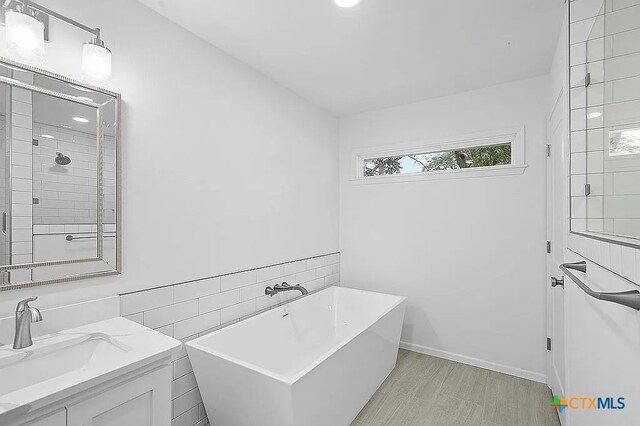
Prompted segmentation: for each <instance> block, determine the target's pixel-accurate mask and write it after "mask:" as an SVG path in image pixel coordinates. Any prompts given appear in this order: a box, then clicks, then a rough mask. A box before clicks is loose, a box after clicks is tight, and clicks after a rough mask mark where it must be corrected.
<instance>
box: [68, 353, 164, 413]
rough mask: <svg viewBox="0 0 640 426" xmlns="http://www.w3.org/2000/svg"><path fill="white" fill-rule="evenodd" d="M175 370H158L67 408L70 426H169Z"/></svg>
mask: <svg viewBox="0 0 640 426" xmlns="http://www.w3.org/2000/svg"><path fill="white" fill-rule="evenodd" d="M170 424H171V369H170V368H169V367H168V366H165V367H162V368H160V369H157V370H155V371H153V372H151V373H148V374H145V375H144V376H141V377H139V378H136V379H133V380H130V381H128V382H126V383H124V384H121V385H119V386H116V387H114V388H112V389H109V390H106V391H105V392H102V393H100V394H98V395H95V396H93V397H91V398H89V399H86V400H84V401H82V402H78V403H77V404H73V405H70V406H68V407H67V422H66V426H124V425H136V426H169V425H170Z"/></svg>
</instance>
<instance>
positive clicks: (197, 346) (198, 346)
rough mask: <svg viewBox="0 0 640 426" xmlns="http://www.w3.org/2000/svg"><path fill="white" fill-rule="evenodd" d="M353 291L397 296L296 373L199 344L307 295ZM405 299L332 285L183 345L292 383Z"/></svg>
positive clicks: (301, 298) (286, 382)
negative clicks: (277, 371) (355, 331)
mask: <svg viewBox="0 0 640 426" xmlns="http://www.w3.org/2000/svg"><path fill="white" fill-rule="evenodd" d="M335 290H338V291H345V290H346V291H353V292H359V293H374V294H379V295H383V296H389V297H393V298H397V299H398V300H396V301H395V302H394V303H392V304H391V306H390V307H388V308H387V309H385V310H384V311H381V313H380V314H379V315H378V316H377V317H376V318H375V319H374V320H373V321H371V323H370V324H369V325H368V326H367V327H366V328H363V329H360V330H358V332H357V333H352V334H349V335H348V336H347V337H346V338H345V339H343V340H342V341H341V342H340V343H338V344H336V345H334V346H332V347H331V349H329V350H327V351H326V352H325V353H323V354H322V355H320V356H319V357H318V358H316V359H315V360H314V361H313V362H311V363H310V364H309V365H307V366H306V367H304V368H303V369H302V370H300V371H299V372H298V373H296V374H295V375H292V376H284V375H282V374H278V373H275V372H273V371H270V370H268V369H266V368H264V367H260V366H258V365H255V364H253V363H250V362H247V361H244V360H241V359H238V358H236V357H233V356H230V355H228V354H226V353H223V352H220V351H217V350H215V349H211V348H209V347H205V346H203V345H201V344H200V342H201V341H202V340H204V339H207V338H209V337H211V336H212V335H215V334H218V333H222V332H229V331H230V330H232V329H233V328H235V327H239V326H241V325H244V324H246V323H247V322H248V321H257V320H259V318H260V317H261V316H263V315H265V314H267V313H271V311H273V310H274V309H279V308H282V307H284V306H287V305H290V304H292V303H296V302H299V301H301V300H303V299H305V298H307V297H313V296H314V295H317V294H320V293H322V292H324V291H335ZM406 300H407V298H406V297H405V296H398V295H394V294H387V293H379V292H375V291H368V290H361V289H356V288H349V287H338V286H332V287H328V288H325V289H322V290H319V291H316V292H313V293H310V294H309V295H308V296H303V297H298V298H296V299H294V300H292V301H291V302H289V303H285V304H282V305H280V306H278V307H275V308H272V309H269V310H267V311H264V312H261V313H259V314H258V315H254V316H252V317H249V318H246V319H244V320H241V321H238V322H236V323H234V324H231V325H229V326H227V327H223V328H220V329H218V330H215V331H212V332H211V333H207V334H205V335H204V336H200V337H198V338H196V339H193V340H191V341H189V342H186V343H185V346H186V347H187V353H188V349H196V350H199V351H202V352H205V353H208V354H210V355H213V356H216V357H218V358H221V359H223V360H225V361H227V362H231V363H234V364H237V365H240V366H242V367H245V368H248V369H250V370H252V371H255V372H257V373H260V374H263V375H265V376H268V377H270V378H272V379H275V380H278V381H279V382H282V383H284V384H286V385H289V386H291V385H294V384H295V383H296V382H297V381H298V380H300V379H301V378H303V377H304V376H306V375H307V374H309V372H311V371H312V370H313V369H314V368H316V367H317V366H318V365H320V364H321V363H322V362H324V361H325V360H326V359H328V358H329V357H330V356H331V355H333V354H335V353H336V352H338V351H339V350H340V349H342V348H343V347H344V346H346V345H347V344H349V343H350V342H352V341H353V340H354V339H355V338H356V337H358V336H359V335H361V334H362V333H363V332H364V331H365V330H367V329H369V328H370V327H372V326H373V325H374V324H376V323H377V322H378V321H380V320H381V319H383V318H384V317H385V316H386V315H387V314H389V313H390V312H391V311H393V310H394V309H396V308H398V306H400V305H402V304H403V303H405V301H406Z"/></svg>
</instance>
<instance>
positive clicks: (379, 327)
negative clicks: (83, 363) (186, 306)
mask: <svg viewBox="0 0 640 426" xmlns="http://www.w3.org/2000/svg"><path fill="white" fill-rule="evenodd" d="M404 301H405V298H404V297H400V296H390V295H386V294H379V293H371V292H367V291H361V290H353V289H348V288H341V287H331V288H328V289H325V290H322V291H320V292H318V293H315V294H311V295H309V296H307V297H304V298H301V299H299V300H296V301H293V302H291V303H289V304H288V305H284V306H281V307H279V308H275V309H272V310H271V311H268V312H265V313H262V314H260V315H257V316H255V317H252V318H249V319H247V320H245V321H242V322H239V323H237V324H234V325H231V326H229V327H227V328H223V329H221V330H218V331H215V332H213V333H210V334H208V335H206V336H203V337H200V338H198V339H195V340H192V341H191V342H189V343H187V344H186V346H187V352H188V354H189V358H190V360H191V363H192V365H193V370H194V373H195V376H196V380H197V382H198V386H199V388H200V393H201V395H202V399H203V401H204V405H205V408H206V410H207V414H208V415H209V420H210V421H211V424H212V425H216V426H218V425H219V426H236V425H243V426H244V425H246V426H272V425H273V426H293V425H295V426H316V425H317V426H343V425H345V426H346V425H349V424H350V423H351V421H352V420H353V419H354V418H355V417H356V416H357V415H358V413H359V412H360V410H361V409H362V408H363V407H364V405H365V404H366V403H367V401H368V400H369V398H371V396H372V395H373V394H374V393H375V391H376V390H377V389H378V387H380V385H381V384H382V382H383V381H384V379H385V378H386V377H387V376H388V375H389V373H390V372H391V370H393V368H394V367H395V364H396V357H397V352H398V345H399V341H400V330H401V328H402V321H403V318H404V309H405V307H404Z"/></svg>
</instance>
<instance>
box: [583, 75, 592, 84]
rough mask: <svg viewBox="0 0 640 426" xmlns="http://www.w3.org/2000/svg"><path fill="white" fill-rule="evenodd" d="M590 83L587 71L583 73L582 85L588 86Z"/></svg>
mask: <svg viewBox="0 0 640 426" xmlns="http://www.w3.org/2000/svg"><path fill="white" fill-rule="evenodd" d="M590 84H591V73H590V72H588V73H586V74H585V75H584V87H589V85H590Z"/></svg>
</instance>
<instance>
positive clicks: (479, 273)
mask: <svg viewBox="0 0 640 426" xmlns="http://www.w3.org/2000/svg"><path fill="white" fill-rule="evenodd" d="M548 84H549V81H548V79H547V78H546V77H541V78H536V79H531V80H525V81H518V82H514V83H508V84H504V85H500V86H495V87H490V88H486V89H482V90H477V91H473V92H468V93H463V94H460V95H455V96H450V97H446V98H440V99H433V100H428V101H425V102H419V103H415V104H410V105H405V106H400V107H396V108H391V109H385V110H381V111H374V112H368V113H364V114H360V115H356V116H351V117H347V118H344V119H342V120H341V122H340V188H341V193H340V202H341V215H340V220H341V222H340V229H341V233H340V248H341V256H342V257H341V258H342V266H341V274H342V275H341V282H342V285H344V286H347V287H357V288H363V289H370V290H375V291H381V292H387V293H394V294H400V295H403V296H407V297H408V298H409V300H408V306H407V313H406V317H405V324H404V328H403V334H402V341H403V342H405V343H407V344H410V345H413V346H412V347H413V348H414V349H417V350H423V351H427V352H431V353H435V354H438V355H441V356H446V357H451V358H455V359H460V360H464V361H466V362H470V363H474V364H477V365H483V366H487V367H489V368H493V369H498V370H502V371H507V372H510V373H512V374H518V375H522V376H525V377H530V378H534V379H536V380H544V375H545V272H544V271H545V250H544V247H545V113H546V107H547V103H548V102H547V100H548V96H547V93H548ZM521 125H525V126H526V163H527V164H528V165H529V167H528V168H527V169H526V171H525V173H524V174H523V175H516V176H500V177H486V178H472V179H449V180H430V181H419V182H408V183H395V184H394V183H392V184H367V185H357V184H354V183H353V182H351V181H349V175H350V167H352V164H353V163H352V161H351V159H352V157H351V152H352V149H354V148H362V147H370V146H376V145H388V144H393V143H400V142H410V141H420V140H429V139H438V138H442V137H448V136H457V135H465V134H470V133H474V132H479V131H485V130H492V129H501V128H506V127H512V126H521Z"/></svg>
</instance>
